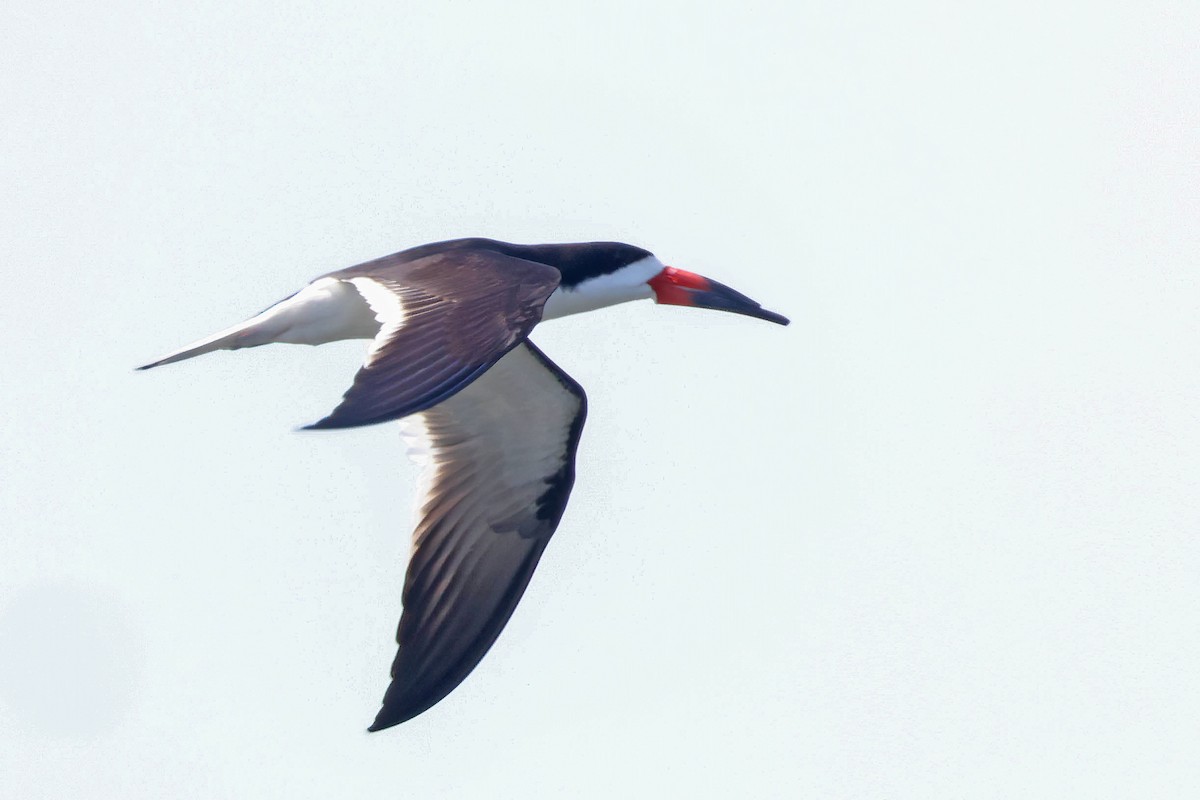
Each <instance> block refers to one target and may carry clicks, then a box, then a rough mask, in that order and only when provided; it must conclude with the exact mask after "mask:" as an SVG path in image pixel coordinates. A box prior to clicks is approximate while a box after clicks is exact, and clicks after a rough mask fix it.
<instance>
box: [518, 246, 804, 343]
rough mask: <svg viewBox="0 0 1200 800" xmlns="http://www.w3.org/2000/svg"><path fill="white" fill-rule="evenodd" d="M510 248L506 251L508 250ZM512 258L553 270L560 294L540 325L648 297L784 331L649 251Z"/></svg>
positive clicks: (584, 249)
mask: <svg viewBox="0 0 1200 800" xmlns="http://www.w3.org/2000/svg"><path fill="white" fill-rule="evenodd" d="M510 247H511V245H510ZM519 247H520V252H519V253H514V254H515V255H521V256H522V257H525V258H531V259H532V260H534V261H541V262H542V263H545V264H550V265H552V266H554V267H555V268H557V269H558V270H559V272H560V273H561V274H562V284H561V285H560V290H559V291H558V292H555V296H553V297H551V298H550V301H549V302H548V303H547V304H546V309H545V315H544V318H545V319H552V318H554V317H561V316H566V315H567V314H576V313H579V312H582V311H590V310H592V309H595V308H602V307H604V306H610V305H615V304H617V303H624V302H628V301H630V300H637V299H639V298H645V297H653V298H654V300H655V302H657V303H662V304H665V305H673V306H692V307H693V308H712V309H716V310H717V311H729V312H732V313H734V314H744V315H746V316H748V317H757V318H758V319H765V320H767V321H768V322H774V323H777V324H779V325H787V324H788V318H787V317H785V316H783V315H781V314H776V313H775V312H774V311H767V310H766V309H765V308H763V307H762V306H761V305H759V304H758V303H756V302H755V301H753V300H751V299H750V298H749V297H747V296H746V295H744V294H742V293H741V292H737V291H734V290H733V289H730V288H729V287H728V286H726V285H725V284H723V283H717V282H716V281H714V280H712V279H710V278H705V277H704V276H702V275H697V274H695V273H694V272H688V271H686V270H682V269H679V268H678V267H668V266H666V265H665V264H663V263H662V262H661V261H659V260H658V258H656V257H655V255H654V254H653V253H651V252H650V251H649V250H644V249H642V248H640V247H636V246H634V245H631V244H623V243H621V242H588V243H583V244H562V245H533V246H528V245H525V246H519Z"/></svg>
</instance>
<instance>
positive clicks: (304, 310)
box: [138, 277, 379, 369]
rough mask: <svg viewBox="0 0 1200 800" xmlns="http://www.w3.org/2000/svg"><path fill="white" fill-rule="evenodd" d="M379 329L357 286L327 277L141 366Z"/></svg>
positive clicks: (362, 334)
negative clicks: (241, 321) (255, 314)
mask: <svg viewBox="0 0 1200 800" xmlns="http://www.w3.org/2000/svg"><path fill="white" fill-rule="evenodd" d="M378 331H379V321H378V320H377V319H376V318H375V313H374V312H373V311H372V310H371V308H370V306H369V305H367V302H366V301H365V300H364V299H363V296H362V295H361V294H359V292H358V290H357V289H355V288H354V287H353V286H352V285H351V284H349V283H345V282H343V281H340V280H337V279H335V278H329V277H325V278H321V279H320V280H316V281H313V282H312V283H310V284H309V285H308V286H305V287H304V288H303V289H301V290H300V291H298V292H296V293H295V294H294V295H292V296H291V297H287V298H285V299H283V300H280V301H279V302H278V303H276V304H275V305H273V306H271V307H270V308H268V309H267V310H266V311H263V312H262V313H261V314H258V315H257V316H254V317H251V318H250V319H248V320H246V321H245V322H243V323H241V324H240V325H234V326H233V327H232V328H226V329H225V330H223V331H220V332H219V333H214V334H213V335H212V336H209V337H206V338H204V339H201V340H200V341H198V342H192V343H191V344H189V345H188V346H187V347H182V348H180V349H178V350H176V351H175V352H173V353H168V354H167V355H165V356H163V357H162V358H160V359H158V360H157V361H151V362H150V363H149V364H145V365H143V366H140V367H138V369H150V368H151V367H159V366H162V365H163V364H173V363H175V362H176V361H183V360H184V359H187V358H193V357H195V356H199V355H203V354H205V353H211V352H213V351H214V350H237V349H239V348H242V347H258V346H259V345H262V344H271V343H272V342H287V343H289V344H314V345H315V344H325V343H326V342H336V341H338V340H339V339H371V338H374V336H375V334H376V333H378Z"/></svg>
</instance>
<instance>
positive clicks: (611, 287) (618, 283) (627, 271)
mask: <svg viewBox="0 0 1200 800" xmlns="http://www.w3.org/2000/svg"><path fill="white" fill-rule="evenodd" d="M664 268H665V267H664V266H663V263H662V262H661V261H659V260H658V259H657V258H655V257H654V256H646V257H645V258H643V259H639V260H638V261H634V262H632V263H630V264H626V265H625V266H623V267H621V268H620V269H619V270H616V271H615V272H610V273H608V274H607V275H599V276H597V277H595V278H588V279H587V280H586V281H580V282H579V283H577V284H575V285H574V286H573V287H571V288H569V289H568V288H566V287H564V286H560V287H558V288H557V289H555V290H554V294H552V295H550V299H549V300H547V301H546V307H545V310H544V311H543V312H542V319H554V318H556V317H565V316H568V315H570V314H581V313H583V312H584V311H592V310H594V309H597V308H604V307H605V306H615V305H616V304H617V303H626V302H629V301H630V300H642V299H645V298H648V297H653V296H654V293H653V292H651V291H650V287H649V286H647V285H646V281H648V280H650V279H651V278H653V277H654V276H655V275H657V274H658V273H660V272H662V271H663V269H664Z"/></svg>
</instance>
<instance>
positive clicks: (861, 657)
mask: <svg viewBox="0 0 1200 800" xmlns="http://www.w3.org/2000/svg"><path fill="white" fill-rule="evenodd" d="M1198 36H1200V5H1198V4H1196V3H1195V2H1178V3H1153V2H1152V3H1137V4H1129V3H1121V4H1114V3H1094V2H1089V3H1082V2H1080V3H1049V4H1047V3H1024V4H1012V3H993V4H987V5H977V4H945V3H932V2H924V3H917V4H911V3H910V4H900V5H897V4H888V3H876V4H846V3H841V2H837V3H834V2H828V3H790V2H789V3H784V2H778V3H745V2H738V3H733V2H731V3H723V4H695V3H641V2H639V3H633V2H607V3H595V4H569V3H561V2H529V3H520V2H517V3H504V4H491V5H486V6H485V5H483V4H472V3H463V2H453V3H451V2H440V3H400V4H398V3H377V4H375V5H374V6H359V7H355V8H351V7H349V6H345V5H329V6H322V5H319V4H310V3H304V4H297V3H277V4H270V3H236V4H234V3H230V4H218V3H203V2H202V3H194V4H186V5H185V4H175V3H167V4H131V3H121V2H116V3H103V4H94V3H77V4H47V3H32V2H25V1H24V0H17V1H16V2H15V3H13V2H9V3H7V4H5V6H4V7H3V9H0V89H2V91H3V102H2V103H0V109H2V111H0V115H2V119H3V123H4V125H3V130H4V134H3V137H2V138H0V185H2V186H3V187H4V188H3V191H0V212H2V213H0V219H3V224H0V269H2V270H3V278H4V281H3V285H4V287H5V290H4V291H0V320H3V324H4V330H5V331H6V332H7V336H6V341H5V344H4V345H3V346H2V347H0V376H3V380H0V407H3V408H4V409H5V411H6V414H5V424H4V425H2V426H0V797H3V798H8V797H12V798H22V799H23V800H25V799H28V800H33V799H35V798H61V797H87V798H162V797H171V798H259V797H289V798H331V797H339V798H340V797H363V796H371V797H401V798H419V799H421V800H424V799H425V798H456V799H458V798H509V797H521V798H558V797H568V796H570V797H604V798H608V797H763V798H794V797H821V798H840V797H845V798H865V797H878V798H905V797H909V798H933V797H938V798H941V797H945V798H963V797H971V798H977V797H987V798H991V797H994V798H1011V797H1046V798H1050V797H1064V796H1087V797H1095V798H1101V797H1130V796H1139V797H1195V796H1196V795H1197V793H1198V792H1200V725H1198V724H1197V719H1198V718H1200V682H1198V681H1197V680H1196V675H1197V669H1198V668H1200V582H1198V576H1200V540H1198V538H1197V532H1198V530H1200V480H1198V478H1200V417H1198V415H1197V408H1198V401H1200V366H1198V365H1200V317H1198V315H1197V308H1198V305H1200V277H1198V276H1200V272H1198V270H1197V253H1198V252H1200V189H1198V188H1197V187H1200V160H1198V157H1197V153H1200V93H1198V90H1197V86H1200V49H1197V47H1196V42H1197V40H1198V39H1197V37H1198ZM468 235H481V236H492V237H496V238H501V239H506V240H510V241H517V242H539V241H579V240H591V239H618V240H623V241H628V242H631V243H634V244H637V245H640V246H643V247H646V248H648V249H651V250H653V251H654V252H655V253H656V254H657V255H658V256H659V257H660V258H661V259H662V260H663V261H665V262H666V263H668V264H674V265H677V266H679V267H683V268H685V269H688V270H692V271H695V272H700V273H702V274H706V275H709V276H711V277H713V278H715V279H717V280H719V281H721V282H724V283H726V284H729V285H731V286H733V287H734V288H736V289H738V290H740V291H742V292H745V293H746V294H748V295H750V296H752V297H754V298H755V299H757V300H760V301H762V302H763V303H764V305H766V306H767V307H769V308H772V309H775V310H778V311H780V312H782V313H785V314H787V315H789V316H790V317H791V318H792V320H793V324H792V325H791V327H789V328H786V329H785V328H779V327H776V326H772V325H769V324H766V323H763V322H758V321H754V320H749V319H745V318H741V317H734V316H731V315H722V314H718V313H712V312H700V311H692V310H687V309H679V308H668V307H656V306H654V305H653V304H651V303H648V302H640V303H636V304H630V305H628V306H625V307H621V308H618V309H612V310H608V311H605V312H599V313H596V314H593V315H588V316H586V317H584V318H574V319H567V320H560V321H554V322H550V323H547V324H546V325H545V326H543V327H539V328H538V329H537V330H536V331H535V332H534V336H533V339H534V340H535V341H536V342H537V343H538V345H539V346H540V347H542V348H543V349H544V350H545V351H546V352H547V353H548V354H549V355H550V356H551V357H552V358H554V359H555V360H556V361H557V362H558V363H559V364H560V365H561V366H562V367H563V368H564V369H566V370H567V371H568V372H570V373H571V374H572V375H573V376H574V377H575V378H576V379H577V380H579V381H580V382H581V383H582V384H583V385H584V387H585V388H586V390H587V392H588V395H589V401H590V415H589V419H588V423H587V427H586V429H585V431H584V436H583V442H582V446H581V449H580V456H579V459H580V460H579V478H578V483H577V486H576V489H575V492H574V495H573V498H572V501H571V504H570V506H569V507H568V509H567V513H566V515H565V517H564V519H563V523H562V525H561V527H560V528H559V531H558V533H557V535H556V536H555V539H554V540H553V541H552V542H551V544H550V547H549V548H548V550H547V552H546V554H545V556H544V558H543V560H542V563H541V566H540V567H539V569H538V572H537V574H536V575H535V576H534V579H533V582H532V584H531V585H530V588H529V591H528V593H527V594H526V596H525V598H524V600H523V601H522V603H521V605H520V606H519V607H518V609H517V612H516V614H515V616H514V618H513V620H512V622H511V623H510V624H509V626H508V628H507V630H506V631H505V632H504V634H503V635H502V636H501V637H500V640H499V642H498V643H497V645H496V646H495V647H494V648H493V650H492V652H491V653H490V654H489V655H488V656H487V657H486V658H485V659H484V661H483V662H482V664H481V665H480V666H479V668H478V669H477V670H476V671H475V672H474V673H473V674H472V675H471V676H470V677H469V678H468V679H467V680H466V682H465V683H463V685H462V686H460V687H459V688H458V689H457V690H456V691H455V692H453V693H452V694H451V695H450V696H449V697H448V698H447V699H446V700H445V701H443V702H442V703H440V704H439V705H437V706H436V707H435V708H434V709H432V710H431V711H429V712H428V713H426V714H424V715H422V716H420V717H418V718H417V719H415V720H413V721H411V722H409V723H406V724H404V725H402V726H400V727H398V728H395V729H391V730H388V731H386V732H383V733H379V734H372V735H368V734H366V733H365V728H366V726H367V725H368V724H369V723H370V721H371V720H372V718H373V717H374V714H375V711H376V710H377V708H378V703H379V700H380V698H381V697H382V695H383V691H384V689H385V688H386V685H387V672H388V668H389V666H390V664H391V660H392V656H393V654H394V647H395V645H394V641H393V635H394V632H395V625H396V621H397V619H398V618H399V613H400V603H399V595H400V586H401V581H402V578H403V572H404V567H405V563H404V559H405V555H406V553H407V549H408V532H409V526H410V524H411V520H412V514H413V508H412V501H413V493H414V490H415V483H416V476H417V471H416V467H415V466H413V465H412V464H410V463H409V462H408V460H407V459H406V457H405V456H404V453H403V447H402V444H401V442H400V439H399V436H398V432H397V430H396V426H394V425H383V426H376V427H371V428H365V429H361V430H357V431H351V432H334V433H303V434H302V433H297V432H295V431H294V429H295V428H296V427H297V426H299V425H302V424H305V423H308V422H312V421H314V420H316V419H318V418H319V417H321V416H323V415H324V414H325V413H327V412H328V411H329V410H330V409H331V408H332V407H333V405H334V403H335V402H336V400H337V399H338V398H339V397H340V395H341V393H342V391H343V390H344V389H345V388H346V387H347V386H348V385H349V381H350V379H351V378H352V376H353V373H354V371H355V370H356V368H357V366H358V363H359V359H360V357H361V354H362V351H363V345H362V344H361V343H354V342H350V343H341V344H338V345H331V346H326V347H323V348H320V349H313V348H306V347H297V346H283V345H279V346H274V347H268V348H261V349H258V350H252V351H243V352H239V353H218V354H214V355H210V356H205V357H203V358H201V359H197V360H194V361H190V362H187V363H184V364H179V365H173V366H170V367H164V368H163V369H160V370H156V371H154V372H151V373H135V372H133V370H132V368H133V367H134V366H136V365H137V364H140V363H144V362H145V361H147V360H150V359H152V358H154V357H156V356H158V355H161V354H162V353H164V352H166V351H168V350H171V349H173V348H175V347H178V346H180V345H182V344H185V343H187V342H189V341H191V340H193V339H196V338H198V337H200V336H203V335H205V334H208V333H210V332H212V331H215V330H217V329H219V328H221V327H224V326H226V325H228V324H231V323H234V322H237V321H239V320H241V319H243V318H245V317H247V316H249V315H251V314H253V313H255V312H257V311H258V310H260V309H262V308H263V307H265V306H267V305H269V304H271V303H273V302H275V301H276V300H278V299H280V298H282V297H284V296H286V295H287V294H290V293H291V292H293V291H295V290H296V289H298V288H300V287H301V286H302V285H303V284H304V283H305V282H306V281H308V280H309V279H311V278H312V277H314V276H316V275H319V274H321V273H324V272H327V271H329V270H332V269H337V268H340V267H345V266H349V265H351V264H354V263H357V262H360V261H363V260H366V259H369V258H373V257H376V256H380V255H384V254H387V253H390V252H394V251H396V250H400V249H403V248H405V247H409V246H413V245H416V244H420V243H423V242H427V241H434V240H438V239H445V238H453V237H458V236H468Z"/></svg>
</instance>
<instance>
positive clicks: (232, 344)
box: [138, 306, 286, 369]
mask: <svg viewBox="0 0 1200 800" xmlns="http://www.w3.org/2000/svg"><path fill="white" fill-rule="evenodd" d="M274 309H275V306H272V307H271V308H268V309H267V310H266V311H264V312H262V313H261V314H259V315H258V316H255V317H251V318H250V319H248V320H246V321H245V322H242V323H240V324H238V325H234V326H233V327H231V328H226V329H225V330H223V331H219V332H217V333H214V334H213V335H212V336H206V337H204V338H203V339H200V340H199V341H195V342H192V343H191V344H189V345H187V346H186V347H181V348H179V349H178V350H176V351H174V352H171V353H168V354H167V355H165V356H163V357H162V358H160V359H158V360H157V361H151V362H150V363H149V364H143V365H142V366H140V367H138V369H150V368H151V367H161V366H162V365H163V364H174V363H175V362H176V361H184V360H186V359H189V358H195V357H196V356H202V355H204V354H205V353H211V352H213V351H214V350H237V349H239V348H242V347H258V346H259V345H262V344H269V343H271V342H274V341H277V339H276V337H277V336H278V335H279V334H280V333H282V332H283V329H284V328H286V323H284V324H281V323H282V322H283V321H282V320H280V319H279V315H278V314H273V313H271V312H272V311H273V310H274Z"/></svg>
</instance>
